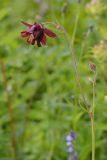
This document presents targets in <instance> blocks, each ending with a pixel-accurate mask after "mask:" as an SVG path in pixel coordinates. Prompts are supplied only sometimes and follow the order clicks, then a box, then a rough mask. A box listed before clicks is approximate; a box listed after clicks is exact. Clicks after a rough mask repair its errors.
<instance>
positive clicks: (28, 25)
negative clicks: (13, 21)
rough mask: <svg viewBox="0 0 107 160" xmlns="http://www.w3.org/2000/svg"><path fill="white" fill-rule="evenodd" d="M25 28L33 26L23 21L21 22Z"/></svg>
mask: <svg viewBox="0 0 107 160" xmlns="http://www.w3.org/2000/svg"><path fill="white" fill-rule="evenodd" d="M21 22H22V23H23V24H24V25H25V26H27V27H29V28H30V27H32V26H33V25H31V24H29V23H27V22H23V21H21Z"/></svg>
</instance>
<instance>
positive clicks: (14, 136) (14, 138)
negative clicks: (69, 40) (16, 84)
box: [0, 59, 17, 160]
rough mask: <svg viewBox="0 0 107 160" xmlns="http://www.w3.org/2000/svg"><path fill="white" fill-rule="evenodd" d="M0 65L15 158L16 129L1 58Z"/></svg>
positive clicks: (15, 159) (4, 68)
mask: <svg viewBox="0 0 107 160" xmlns="http://www.w3.org/2000/svg"><path fill="white" fill-rule="evenodd" d="M0 65H1V73H2V77H3V83H4V90H5V95H6V103H7V108H8V113H9V118H10V130H11V145H12V156H13V159H14V160H17V147H16V131H15V124H14V116H13V115H14V113H13V109H12V104H11V100H10V96H9V91H8V90H7V88H8V84H7V77H6V67H5V63H4V61H3V59H0Z"/></svg>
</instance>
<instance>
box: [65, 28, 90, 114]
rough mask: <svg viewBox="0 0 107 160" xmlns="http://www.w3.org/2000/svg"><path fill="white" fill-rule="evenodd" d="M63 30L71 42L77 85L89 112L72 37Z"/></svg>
mask: <svg viewBox="0 0 107 160" xmlns="http://www.w3.org/2000/svg"><path fill="white" fill-rule="evenodd" d="M63 30H64V32H65V35H66V37H67V40H68V42H69V47H70V51H71V56H72V63H73V67H74V70H75V76H76V81H77V84H78V86H79V89H80V92H81V95H82V98H83V101H84V105H85V109H86V110H87V111H88V110H89V109H88V105H87V102H86V99H85V95H84V92H83V87H82V84H81V80H80V75H79V71H78V63H77V60H76V56H75V51H74V48H73V45H72V42H71V39H70V36H69V34H68V32H67V31H66V30H65V28H63Z"/></svg>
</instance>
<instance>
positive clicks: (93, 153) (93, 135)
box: [90, 113, 95, 160]
mask: <svg viewBox="0 0 107 160" xmlns="http://www.w3.org/2000/svg"><path fill="white" fill-rule="evenodd" d="M90 119H91V133H92V160H95V127H94V115H93V113H91V114H90Z"/></svg>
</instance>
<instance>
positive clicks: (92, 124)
mask: <svg viewBox="0 0 107 160" xmlns="http://www.w3.org/2000/svg"><path fill="white" fill-rule="evenodd" d="M92 84H93V104H92V114H91V116H90V118H91V131H92V160H95V125H94V112H95V85H96V72H95V75H94V79H93V82H92Z"/></svg>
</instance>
